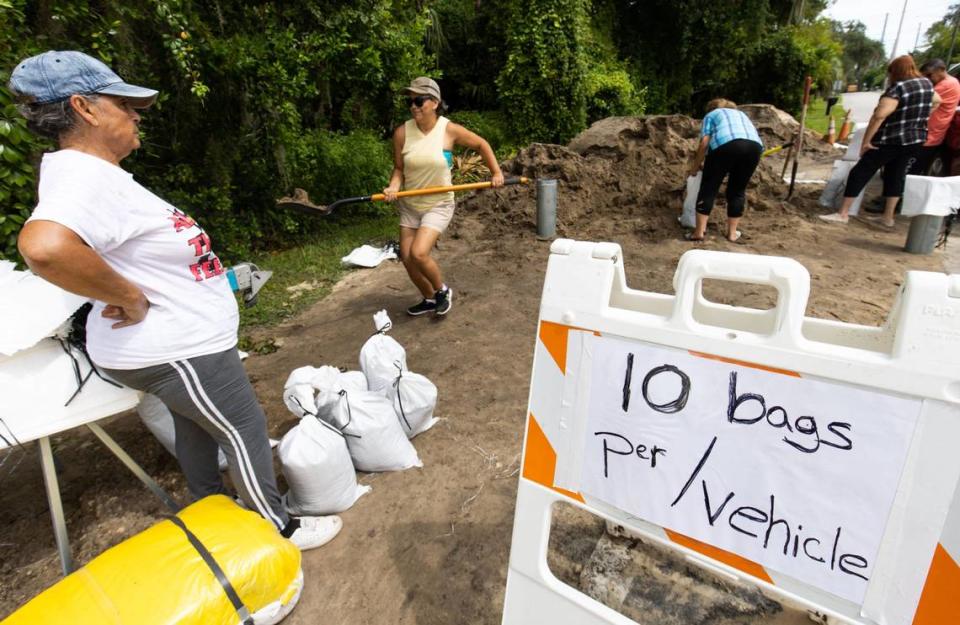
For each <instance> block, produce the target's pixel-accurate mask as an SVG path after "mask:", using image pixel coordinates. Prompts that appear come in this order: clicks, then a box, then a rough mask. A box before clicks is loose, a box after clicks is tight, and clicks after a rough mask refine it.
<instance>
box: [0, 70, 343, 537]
mask: <svg viewBox="0 0 960 625" xmlns="http://www.w3.org/2000/svg"><path fill="white" fill-rule="evenodd" d="M10 90H11V92H12V93H13V94H14V96H15V97H16V98H17V100H18V102H20V104H19V106H18V108H19V110H20V112H21V113H22V114H23V115H24V117H26V118H27V125H28V127H29V128H30V129H31V130H33V131H34V132H36V133H37V134H40V135H42V136H44V137H47V138H50V139H53V140H54V141H56V142H57V144H58V145H59V149H58V150H57V151H55V152H50V153H47V154H44V156H43V161H42V163H41V165H40V180H39V182H40V184H39V190H38V195H39V201H38V203H37V206H36V208H35V209H34V211H33V214H32V215H31V216H30V219H29V220H28V221H27V223H26V224H25V225H24V226H23V229H22V230H21V231H20V236H19V239H18V245H19V248H20V253H21V254H22V255H23V258H24V260H26V262H27V265H29V267H30V269H32V270H33V272H34V273H35V274H37V275H39V276H41V277H42V278H44V279H45V280H47V281H48V282H51V283H53V284H55V285H57V286H59V287H61V288H63V289H66V290H67V291H70V292H72V293H76V294H78V295H83V296H85V297H88V298H91V299H93V300H95V302H94V306H93V310H92V311H91V312H90V314H89V316H88V317H87V324H86V331H87V350H88V353H89V354H90V357H91V359H92V360H93V362H94V363H96V365H97V366H99V367H100V368H102V369H103V370H105V371H107V372H108V373H109V374H110V376H111V377H113V378H114V379H116V380H118V381H120V382H122V383H124V384H126V385H127V386H129V387H131V388H134V389H137V390H141V391H144V392H147V393H152V394H153V395H156V396H157V397H159V398H160V399H161V400H162V401H163V403H164V404H166V406H167V407H168V408H169V409H170V412H171V413H172V414H173V420H174V427H175V430H176V449H177V459H178V460H179V461H180V466H181V468H182V469H183V473H184V475H185V476H186V478H187V486H188V487H189V489H190V493H191V495H193V496H194V497H196V498H198V499H199V498H201V497H206V496H207V495H215V494H219V493H225V492H226V487H225V486H224V483H223V479H222V477H221V475H220V472H219V463H218V461H217V449H218V447H219V448H222V449H223V450H224V452H225V453H226V455H227V458H228V465H229V470H230V477H231V480H232V482H233V485H234V487H235V488H236V489H237V490H238V491H239V493H240V497H241V499H242V500H243V502H244V503H245V504H246V506H247V507H248V508H250V509H251V510H254V511H256V512H258V513H259V514H260V515H261V516H263V517H264V518H265V519H267V521H269V522H270V523H272V524H273V525H274V526H275V527H276V528H277V531H278V532H280V534H281V535H283V536H284V537H286V538H289V539H290V540H291V541H292V542H293V543H294V544H296V545H297V546H298V547H299V548H300V549H312V548H314V547H319V546H320V545H323V544H325V543H326V542H328V541H330V540H331V539H333V537H334V536H336V535H337V533H338V532H339V531H340V528H341V526H342V523H341V521H340V517H337V516H332V515H331V516H326V517H291V516H290V515H289V514H288V512H287V511H286V508H285V506H284V504H283V501H282V498H281V496H280V493H279V491H278V489H277V483H276V478H275V475H274V472H273V456H272V454H271V451H270V443H269V439H268V438H267V420H266V416H265V415H264V413H263V409H262V408H261V407H260V404H259V403H258V401H257V397H256V395H255V393H254V390H253V387H252V386H251V384H250V380H249V378H248V377H247V374H246V372H245V371H244V369H243V365H242V364H241V362H240V358H239V356H238V354H237V327H238V324H239V314H238V310H237V301H236V298H235V297H234V295H233V292H232V291H231V289H230V285H229V283H228V280H227V275H226V272H225V270H224V267H223V266H222V265H221V263H220V260H219V259H218V258H217V255H216V254H215V253H214V252H213V249H212V244H211V241H210V236H209V235H208V234H207V233H206V232H205V231H204V230H203V228H201V227H200V225H199V224H198V223H197V222H196V221H194V220H193V219H192V218H191V217H190V216H189V215H187V214H186V213H184V212H183V211H181V210H180V209H178V208H177V207H174V206H172V205H170V204H168V203H167V202H165V201H164V200H162V199H161V198H159V197H157V196H156V195H154V194H153V193H151V192H150V191H148V190H147V189H146V188H144V187H143V186H141V185H140V184H139V183H137V182H136V181H135V180H134V179H133V176H132V175H131V174H129V173H127V172H126V171H124V170H123V169H122V168H121V167H120V162H121V161H122V160H124V159H125V158H127V157H128V156H129V155H130V154H131V153H132V152H133V151H134V150H136V149H137V148H139V147H140V137H139V134H140V131H139V123H140V111H142V110H144V109H146V108H148V107H150V106H151V105H152V104H153V103H154V101H155V100H156V98H157V92H156V91H154V90H153V89H146V88H144V87H138V86H135V85H131V84H128V83H125V82H124V81H123V80H122V79H121V78H120V77H119V76H118V75H117V74H115V73H114V72H113V71H112V70H111V69H110V68H109V67H107V66H106V65H104V64H103V63H101V62H100V61H98V60H97V59H94V58H93V57H90V56H87V55H86V54H83V53H81V52H74V51H67V52H56V51H50V52H45V53H43V54H40V55H37V56H34V57H31V58H29V59H26V60H25V61H22V62H21V63H18V64H17V66H16V68H14V70H13V73H12V74H11V76H10Z"/></svg>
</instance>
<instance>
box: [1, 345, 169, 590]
mask: <svg viewBox="0 0 960 625" xmlns="http://www.w3.org/2000/svg"><path fill="white" fill-rule="evenodd" d="M79 381H83V383H82V385H81V384H80V383H79ZM78 387H80V390H79V392H77V389H78ZM140 397H141V394H140V393H139V392H138V391H134V390H132V389H129V388H127V387H124V386H121V385H119V384H117V383H116V382H113V381H109V382H108V381H107V380H104V379H102V378H101V377H99V376H98V375H97V372H96V371H94V370H93V367H92V365H91V364H90V362H89V361H88V359H87V358H86V356H85V354H83V352H82V351H81V350H80V349H78V348H77V347H73V346H70V345H69V344H67V343H66V342H62V341H60V340H58V339H54V338H45V339H43V340H41V341H40V342H39V343H37V344H36V345H34V346H33V347H31V348H28V349H25V350H22V351H18V352H16V353H14V354H13V355H9V356H5V355H0V421H2V422H0V451H2V450H3V449H5V448H9V447H14V446H22V445H25V444H26V443H28V442H30V441H34V440H35V441H37V442H38V444H39V447H40V459H41V466H42V469H43V479H44V483H45V486H46V491H47V501H48V502H49V504H50V516H51V519H52V522H53V531H54V536H55V538H56V542H57V550H58V552H59V554H60V562H61V565H62V568H63V573H64V575H66V574H68V573H70V572H71V571H72V570H73V557H72V555H71V551H70V543H69V540H68V537H67V529H66V521H65V519H64V515H63V505H62V503H61V500H60V489H59V484H58V481H57V471H56V468H55V466H54V461H53V451H52V449H51V446H50V437H51V436H53V435H55V434H59V433H62V432H65V431H67V430H70V429H72V428H75V427H79V426H81V425H82V426H86V427H87V428H88V429H89V430H90V431H91V432H93V433H94V434H95V435H96V437H97V438H98V439H100V441H101V442H102V443H103V444H104V445H105V446H106V447H107V449H109V450H110V451H111V452H112V453H113V454H114V455H115V456H116V457H117V458H118V459H119V460H120V461H121V462H122V463H123V464H124V465H125V466H126V467H127V468H128V469H130V471H131V472H133V474H134V475H136V476H137V478H139V479H140V481H142V482H143V483H144V484H145V485H146V486H147V488H149V489H150V490H151V491H152V492H153V493H154V494H155V495H157V497H159V498H160V499H161V500H162V501H163V502H164V503H165V504H166V505H167V506H168V507H170V508H171V509H173V510H179V508H180V506H179V505H178V504H177V503H176V501H174V500H173V499H172V498H171V497H170V495H168V494H167V493H166V492H165V491H164V490H163V489H162V488H161V487H160V485H159V484H157V482H156V481H154V480H153V479H152V478H151V477H150V476H149V475H147V474H146V472H145V471H144V470H143V469H142V468H141V467H140V466H139V465H138V464H137V463H136V462H135V461H134V460H133V458H131V457H130V456H129V455H128V454H127V453H126V452H125V451H124V450H123V449H122V448H121V447H120V445H118V444H117V442H116V441H115V440H113V439H112V438H111V437H110V436H109V435H108V434H107V433H106V432H105V431H104V430H103V428H102V427H100V425H98V424H97V423H96V422H97V421H99V420H101V419H105V418H107V417H110V416H112V415H115V414H117V413H120V412H123V411H125V410H129V409H130V408H134V407H135V406H136V405H137V403H139V401H140Z"/></svg>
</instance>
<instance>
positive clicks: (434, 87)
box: [401, 76, 441, 102]
mask: <svg viewBox="0 0 960 625" xmlns="http://www.w3.org/2000/svg"><path fill="white" fill-rule="evenodd" d="M401 93H402V94H403V95H427V96H430V97H431V98H433V99H434V100H436V101H437V102H439V101H440V100H441V98H440V85H438V84H437V83H436V82H435V81H434V80H433V79H432V78H427V77H426V76H420V77H419V78H414V79H413V81H412V82H411V83H410V86H409V87H404V89H403V91H401Z"/></svg>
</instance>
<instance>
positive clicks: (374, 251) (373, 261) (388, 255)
mask: <svg viewBox="0 0 960 625" xmlns="http://www.w3.org/2000/svg"><path fill="white" fill-rule="evenodd" d="M396 258H397V252H396V251H395V250H394V246H393V245H391V244H389V243H388V244H387V245H384V246H383V247H373V246H372V245H361V246H360V247H358V248H356V249H354V250H353V251H351V252H350V253H349V254H347V255H346V256H344V257H343V258H341V259H340V262H341V263H343V264H344V265H347V266H354V267H367V268H372V267H376V266H377V265H379V264H380V263H382V262H383V261H385V260H396Z"/></svg>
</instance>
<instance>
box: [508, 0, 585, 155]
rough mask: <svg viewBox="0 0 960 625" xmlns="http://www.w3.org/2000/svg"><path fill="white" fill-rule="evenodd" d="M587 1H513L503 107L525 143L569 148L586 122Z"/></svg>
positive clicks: (510, 10)
mask: <svg viewBox="0 0 960 625" xmlns="http://www.w3.org/2000/svg"><path fill="white" fill-rule="evenodd" d="M586 9H587V3H586V0H515V1H514V2H511V3H510V5H509V12H508V13H507V23H508V24H509V26H508V28H507V40H506V46H507V57H506V63H505V65H504V67H503V71H502V72H501V73H500V76H499V77H498V79H497V86H498V88H499V92H500V101H501V104H502V105H503V107H504V108H505V109H506V110H508V111H509V112H510V124H511V127H512V129H513V132H514V133H515V134H516V136H517V137H518V138H520V139H521V140H537V139H539V140H541V141H542V140H547V141H551V142H566V141H568V140H570V139H571V138H572V137H573V135H575V134H576V133H578V132H579V131H580V130H582V129H583V128H584V126H585V123H586V118H587V110H586V104H587V98H586V88H585V87H586V85H585V81H584V79H585V77H586V60H585V58H584V54H583V47H584V38H585V36H586V19H587V14H586Z"/></svg>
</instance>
